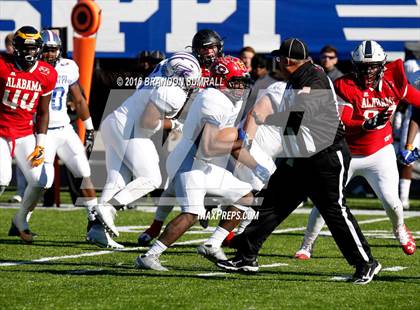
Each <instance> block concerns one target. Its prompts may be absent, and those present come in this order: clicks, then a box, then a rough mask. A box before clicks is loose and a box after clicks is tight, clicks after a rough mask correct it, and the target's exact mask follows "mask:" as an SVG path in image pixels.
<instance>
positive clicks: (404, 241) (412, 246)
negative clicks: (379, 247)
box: [394, 224, 417, 255]
mask: <svg viewBox="0 0 420 310" xmlns="http://www.w3.org/2000/svg"><path fill="white" fill-rule="evenodd" d="M394 235H395V237H396V238H397V239H398V241H399V242H400V244H401V247H402V249H403V251H404V253H405V254H407V255H412V254H414V252H416V249H417V248H416V241H415V240H414V238H413V236H412V235H411V233H410V231H409V230H408V228H407V226H405V224H404V225H402V226H400V227H398V228H397V229H394Z"/></svg>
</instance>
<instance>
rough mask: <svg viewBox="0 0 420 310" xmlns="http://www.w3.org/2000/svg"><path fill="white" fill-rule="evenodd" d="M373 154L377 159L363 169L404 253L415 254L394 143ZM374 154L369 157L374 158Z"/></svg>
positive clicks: (414, 244)
mask: <svg viewBox="0 0 420 310" xmlns="http://www.w3.org/2000/svg"><path fill="white" fill-rule="evenodd" d="M373 155H374V159H375V160H374V161H372V164H371V165H370V166H369V167H367V168H366V169H365V170H364V171H363V173H364V176H365V178H366V179H367V181H368V182H369V184H370V186H371V187H372V189H373V190H374V191H375V193H376V195H377V196H378V198H379V199H380V200H381V202H382V205H383V207H384V209H385V212H386V214H387V215H388V217H389V219H390V221H391V223H392V227H393V231H394V235H395V237H396V238H397V240H398V241H399V242H400V244H401V247H402V249H403V251H404V253H405V254H407V255H411V254H414V252H415V251H416V243H415V241H414V238H413V236H412V235H411V233H410V231H409V230H408V228H407V226H406V225H405V224H404V214H403V207H402V202H401V200H400V199H399V196H398V178H399V175H398V168H397V163H396V157H395V152H394V149H393V147H392V145H387V146H386V147H384V148H383V149H381V150H380V151H378V152H376V153H375V154H373ZM373 155H371V156H369V157H372V159H373ZM369 159H370V158H369Z"/></svg>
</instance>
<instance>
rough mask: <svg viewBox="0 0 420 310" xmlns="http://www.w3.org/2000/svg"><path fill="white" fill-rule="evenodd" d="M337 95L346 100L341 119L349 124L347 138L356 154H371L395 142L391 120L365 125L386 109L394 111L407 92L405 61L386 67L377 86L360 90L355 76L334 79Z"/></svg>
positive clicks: (346, 124) (352, 151) (395, 62)
mask: <svg viewBox="0 0 420 310" xmlns="http://www.w3.org/2000/svg"><path fill="white" fill-rule="evenodd" d="M334 84H335V89H336V91H337V95H338V96H339V97H341V99H342V100H343V101H344V103H343V105H344V108H343V113H342V121H343V123H344V125H345V126H346V140H347V143H348V145H349V147H350V151H351V153H352V154H353V155H364V156H367V155H371V154H373V153H375V152H377V151H378V150H380V149H381V148H383V147H384V146H386V145H388V144H390V143H392V141H393V139H392V127H391V124H390V122H387V123H386V124H385V125H383V126H379V127H377V128H376V129H375V130H364V129H363V128H362V124H363V122H364V121H365V120H367V119H370V118H372V117H373V116H375V115H376V114H378V113H379V112H382V111H384V110H388V109H390V110H392V111H395V108H396V106H397V104H398V103H399V102H400V100H402V99H404V98H405V96H406V94H407V87H408V82H407V79H406V77H405V74H404V69H403V62H402V61H401V60H396V61H394V62H391V63H389V64H387V65H386V66H385V71H384V75H383V78H382V80H381V82H380V83H379V87H378V89H372V88H368V89H360V87H359V86H358V85H357V84H356V81H355V80H354V77H353V76H352V75H345V76H343V77H342V78H339V79H337V80H336V81H335V83H334Z"/></svg>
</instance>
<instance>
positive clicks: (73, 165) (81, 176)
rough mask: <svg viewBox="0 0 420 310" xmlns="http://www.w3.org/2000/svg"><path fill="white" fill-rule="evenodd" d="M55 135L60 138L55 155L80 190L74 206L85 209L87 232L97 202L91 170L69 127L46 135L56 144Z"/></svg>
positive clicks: (93, 216)
mask: <svg viewBox="0 0 420 310" xmlns="http://www.w3.org/2000/svg"><path fill="white" fill-rule="evenodd" d="M57 134H59V135H60V136H61V137H60V139H61V143H59V145H57V150H56V153H57V155H58V157H60V159H61V160H62V161H63V163H64V164H65V165H66V167H67V168H68V169H69V170H70V171H71V173H72V174H73V176H74V177H75V178H76V180H77V182H76V183H77V185H76V186H78V187H79V188H78V189H80V193H81V195H82V197H79V198H78V199H77V201H76V205H81V206H84V207H86V209H87V214H88V228H87V232H88V231H89V229H90V227H91V226H92V224H93V222H94V220H95V214H94V211H93V208H94V207H95V206H96V205H97V204H98V200H97V198H96V191H95V188H94V186H93V184H92V181H91V179H90V175H91V170H90V166H89V161H88V159H87V157H86V152H85V148H84V146H83V144H82V142H81V141H80V138H79V136H78V135H77V134H76V132H75V131H74V130H73V128H72V127H71V126H70V125H67V126H65V127H64V128H63V129H62V130H61V132H59V131H57V130H51V131H49V133H48V135H49V136H51V138H52V139H51V140H52V141H54V139H55V141H57V142H58V137H57V138H55V137H54V136H55V135H57Z"/></svg>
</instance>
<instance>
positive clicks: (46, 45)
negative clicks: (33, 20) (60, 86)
mask: <svg viewBox="0 0 420 310" xmlns="http://www.w3.org/2000/svg"><path fill="white" fill-rule="evenodd" d="M41 37H42V41H43V43H42V58H43V60H44V61H46V62H48V63H49V64H50V65H52V66H53V67H55V65H56V63H57V61H58V60H59V59H60V54H61V39H60V36H59V35H58V34H57V33H55V32H54V31H52V30H42V31H41Z"/></svg>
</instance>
